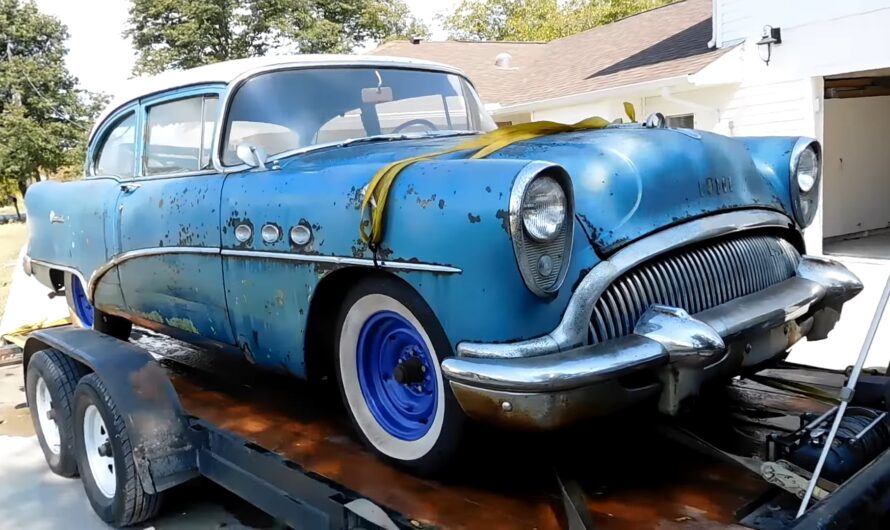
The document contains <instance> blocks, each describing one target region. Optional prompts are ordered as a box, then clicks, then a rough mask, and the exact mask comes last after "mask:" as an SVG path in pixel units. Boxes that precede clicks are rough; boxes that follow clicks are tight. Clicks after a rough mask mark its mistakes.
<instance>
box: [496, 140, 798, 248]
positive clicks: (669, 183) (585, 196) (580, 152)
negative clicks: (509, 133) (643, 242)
mask: <svg viewBox="0 0 890 530" xmlns="http://www.w3.org/2000/svg"><path fill="white" fill-rule="evenodd" d="M495 156H499V157H522V158H530V159H536V160H538V159H539V160H547V161H551V162H555V163H557V164H559V165H561V166H562V167H564V168H565V169H566V171H568V173H569V175H571V177H572V181H573V183H574V192H575V211H576V213H577V217H578V221H579V222H580V223H581V226H582V227H583V229H584V231H585V232H586V234H587V236H588V238H589V239H590V242H591V244H592V245H594V247H595V248H596V250H597V251H598V252H600V253H602V254H609V253H611V252H614V251H615V250H617V249H618V248H620V247H622V246H624V245H625V244H627V243H630V242H632V241H634V240H636V239H639V238H641V237H643V236H645V235H647V234H650V233H652V232H655V231H657V230H660V229H663V228H665V227H668V226H671V225H674V224H678V223H681V222H683V221H686V220H689V219H692V218H696V217H702V216H705V215H709V214H713V213H718V212H722V211H727V210H734V209H743V208H768V209H774V210H780V211H783V212H785V204H786V201H784V200H783V198H782V197H781V196H780V195H781V193H782V192H781V190H780V188H779V187H778V186H776V185H775V183H774V182H772V181H771V180H770V179H769V178H765V177H764V175H763V174H762V173H761V172H760V171H758V169H757V167H756V166H755V163H754V161H753V160H752V158H751V156H750V154H749V153H748V151H747V149H746V147H745V145H744V144H742V143H741V142H738V141H736V140H734V139H732V138H729V137H726V136H721V135H717V134H712V133H706V132H700V131H691V130H685V129H647V128H643V127H615V128H609V129H604V130H595V131H584V132H577V133H567V134H560V135H554V136H548V137H544V138H539V139H536V140H532V141H528V142H523V143H521V144H517V145H512V146H510V147H508V148H507V149H504V150H503V151H501V152H499V153H498V154H497V155H495Z"/></svg>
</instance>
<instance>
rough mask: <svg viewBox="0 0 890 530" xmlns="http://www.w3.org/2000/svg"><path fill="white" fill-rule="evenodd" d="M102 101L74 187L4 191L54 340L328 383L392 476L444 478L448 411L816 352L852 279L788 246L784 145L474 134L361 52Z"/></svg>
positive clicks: (453, 78) (636, 388) (582, 399)
mask: <svg viewBox="0 0 890 530" xmlns="http://www.w3.org/2000/svg"><path fill="white" fill-rule="evenodd" d="M130 88H131V89H130V92H129V93H127V94H124V95H122V96H121V97H119V98H118V99H117V100H116V101H115V102H114V103H112V104H111V105H110V106H109V107H108V109H107V110H106V111H105V113H104V114H103V115H102V116H101V117H100V119H99V121H98V123H97V125H96V126H95V129H94V130H93V132H92V134H91V137H90V144H89V151H88V158H87V161H86V164H85V174H84V177H83V178H82V179H80V180H78V181H75V182H66V183H60V182H42V183H39V184H36V185H34V186H32V187H31V188H30V189H29V190H28V194H27V197H26V203H27V208H28V220H29V221H28V222H29V225H30V243H29V248H28V252H27V256H26V258H25V263H24V266H25V268H26V271H27V272H29V273H30V274H33V275H34V276H36V277H37V278H38V279H39V280H40V281H41V282H43V283H44V284H45V285H46V286H47V287H48V288H50V289H52V290H53V291H55V292H56V293H60V294H61V293H63V292H64V295H65V297H66V298H67V300H68V304H69V306H70V309H71V313H72V317H73V319H74V320H75V322H76V323H77V324H78V325H81V326H85V327H92V328H94V329H96V330H98V331H101V332H104V333H108V334H111V335H113V336H116V337H118V338H120V339H126V338H127V337H128V335H129V333H130V328H131V326H132V324H137V325H140V326H144V327H147V328H150V329H153V330H157V331H160V332H162V333H166V334H169V335H171V336H175V337H177V338H180V339H183V340H186V341H190V342H194V343H198V344H201V345H202V346H206V347H208V348H212V349H214V350H215V351H219V352H226V351H228V352H232V353H234V354H237V355H243V356H244V357H246V358H247V359H248V360H249V361H250V362H252V363H255V364H256V365H258V366H260V367H264V368H268V369H274V370H280V371H285V372H288V373H290V374H293V375H294V376H296V377H299V378H309V379H315V378H322V379H323V378H326V377H330V378H331V379H332V380H333V379H334V378H336V380H337V381H338V382H339V388H340V391H341V394H342V397H343V400H344V403H345V404H346V409H347V411H348V413H349V415H350V417H351V419H352V422H353V424H354V426H355V428H356V432H357V433H358V434H359V436H360V437H361V438H362V439H363V440H364V441H365V442H366V443H367V444H368V445H369V446H370V447H371V448H373V449H374V450H375V451H377V452H378V453H379V454H381V455H383V456H384V457H386V458H388V459H390V460H391V461H394V462H396V463H398V464H401V465H403V466H406V467H409V468H412V469H415V470H419V471H428V470H432V469H436V468H438V467H441V466H442V465H443V464H444V463H446V462H447V461H448V458H449V457H450V456H451V455H452V454H453V452H454V450H455V448H456V447H457V445H458V442H459V440H460V438H461V433H462V430H463V428H464V426H465V425H466V423H467V421H468V419H470V418H472V419H474V420H477V421H483V422H488V423H495V424H499V425H503V426H509V427H515V428H523V429H555V428H559V427H562V426H564V425H568V424H571V423H575V422H579V421H583V420H584V419H586V418H589V417H591V416H594V415H602V414H608V413H612V412H615V411H618V410H621V409H623V408H626V407H628V406H630V405H633V404H637V403H641V402H650V403H651V406H652V407H657V408H658V409H660V410H661V411H662V412H664V413H667V414H676V413H677V412H678V409H679V408H680V406H681V404H683V403H684V402H685V401H687V400H688V399H690V398H694V397H695V396H696V395H698V394H699V392H700V390H701V388H702V386H703V384H704V383H706V382H707V381H709V380H711V381H714V380H717V381H719V380H721V379H726V378H730V377H732V376H734V375H737V374H739V373H740V372H742V371H746V370H756V369H757V368H758V367H760V366H764V365H767V364H768V363H770V362H773V361H776V360H778V359H782V358H783V357H784V356H785V355H786V354H787V351H788V349H789V348H790V347H791V346H792V345H793V344H794V343H795V342H797V341H798V340H800V339H802V338H803V337H807V338H809V339H810V340H818V339H822V338H825V337H826V336H827V334H828V333H829V331H830V330H831V329H832V328H833V327H834V325H835V323H836V322H837V320H838V318H839V316H840V313H841V308H842V306H843V305H844V303H845V302H846V301H847V300H849V299H850V298H852V297H853V296H855V295H856V294H857V293H858V292H859V291H860V290H861V288H862V287H861V284H860V283H859V281H858V280H857V279H856V277H855V276H854V275H852V274H851V273H850V272H849V271H847V269H845V268H844V267H843V266H842V265H840V264H838V263H835V262H833V261H830V260H827V259H824V258H820V257H812V256H808V255H806V253H805V249H804V242H803V238H802V230H803V229H804V228H806V227H807V225H809V224H810V223H811V222H812V221H813V218H814V216H815V214H816V210H817V206H818V198H819V190H820V171H821V169H820V167H821V161H820V157H821V149H820V146H819V144H818V142H816V141H815V140H812V139H808V138H797V137H773V138H728V137H724V136H720V135H717V134H711V133H707V132H702V131H695V130H687V129H671V128H667V127H666V126H665V124H664V120H663V117H661V116H660V115H653V116H651V117H650V118H649V119H647V120H646V121H645V122H644V123H640V124H637V123H629V124H612V123H607V122H605V121H603V120H588V121H586V122H584V123H582V124H578V125H576V126H560V125H558V124H547V123H543V124H541V123H539V124H525V125H520V126H513V127H509V128H506V129H501V130H495V125H494V123H493V122H492V120H491V118H490V117H489V116H488V115H487V114H486V112H485V110H484V108H483V106H482V104H481V103H480V100H479V98H478V96H477V95H476V92H475V90H474V88H473V85H472V83H471V82H470V80H468V79H467V78H465V77H464V76H463V75H462V74H461V72H459V71H457V70H455V69H453V68H450V67H447V66H443V65H438V64H433V63H426V62H419V61H412V60H403V59H386V58H379V57H374V58H371V57H343V56H303V57H296V58H295V57H278V58H266V59H254V60H245V61H233V62H227V63H220V64H216V65H211V66H206V67H202V68H198V69H195V70H190V71H186V72H171V73H168V74H165V75H162V76H159V77H156V78H152V79H143V80H138V81H134V82H133V83H132V86H131V87H130ZM384 228H385V231H384Z"/></svg>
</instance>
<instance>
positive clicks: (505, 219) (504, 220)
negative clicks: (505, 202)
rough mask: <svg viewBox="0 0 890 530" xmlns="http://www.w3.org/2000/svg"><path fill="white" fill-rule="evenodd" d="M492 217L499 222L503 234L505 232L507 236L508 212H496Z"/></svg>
mask: <svg viewBox="0 0 890 530" xmlns="http://www.w3.org/2000/svg"><path fill="white" fill-rule="evenodd" d="M494 216H495V217H497V218H498V219H500V220H501V227H503V229H504V232H507V234H509V233H510V212H508V211H507V210H498V211H497V213H496V214H494Z"/></svg>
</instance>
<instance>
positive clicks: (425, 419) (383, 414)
mask: <svg viewBox="0 0 890 530" xmlns="http://www.w3.org/2000/svg"><path fill="white" fill-rule="evenodd" d="M433 362H434V361H433V359H432V356H431V355H430V352H429V349H428V348H427V346H426V342H424V339H423V337H421V336H420V333H419V332H418V331H417V328H415V327H414V326H413V325H412V324H411V322H408V320H407V319H405V318H404V317H402V316H401V315H399V314H398V313H395V312H393V311H378V312H376V313H374V314H373V315H371V316H370V318H368V319H367V320H366V321H365V323H364V325H363V326H362V329H361V331H360V332H359V337H358V344H357V345H356V364H357V368H358V380H359V386H360V387H361V390H362V396H363V397H364V399H365V402H366V403H367V404H368V408H369V409H370V410H371V414H372V415H373V416H374V419H375V420H377V422H378V423H379V424H380V426H381V427H383V429H384V430H386V432H388V433H389V434H391V435H393V436H395V437H396V438H399V439H401V440H408V441H413V440H417V439H419V438H420V437H422V436H423V435H424V434H426V433H427V432H428V431H429V430H430V426H431V424H432V420H433V416H434V414H435V411H436V401H437V397H438V396H437V386H438V381H436V377H435V368H434V367H433Z"/></svg>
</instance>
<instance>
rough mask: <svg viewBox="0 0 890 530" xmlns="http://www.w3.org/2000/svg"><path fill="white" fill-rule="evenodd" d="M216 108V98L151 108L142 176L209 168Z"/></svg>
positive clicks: (192, 98)
mask: <svg viewBox="0 0 890 530" xmlns="http://www.w3.org/2000/svg"><path fill="white" fill-rule="evenodd" d="M216 105H217V97H216V96H215V95H214V96H197V97H191V98H186V99H179V100H176V101H171V102H169V103H158V104H157V105H153V106H151V107H149V108H148V110H147V119H146V124H145V148H144V149H143V155H142V174H143V175H146V176H151V175H169V174H173V173H183V172H187V171H200V170H202V169H208V168H209V167H210V145H211V143H212V141H213V138H212V137H213V125H214V119H215V117H216Z"/></svg>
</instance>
